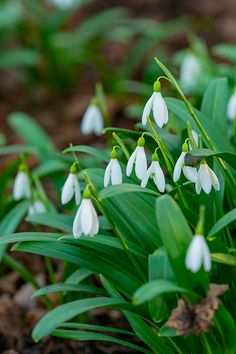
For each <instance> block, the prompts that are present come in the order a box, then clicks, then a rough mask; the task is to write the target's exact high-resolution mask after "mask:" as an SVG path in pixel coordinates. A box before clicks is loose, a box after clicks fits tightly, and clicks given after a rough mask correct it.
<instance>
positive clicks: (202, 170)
mask: <svg viewBox="0 0 236 354" xmlns="http://www.w3.org/2000/svg"><path fill="white" fill-rule="evenodd" d="M212 187H213V188H214V189H215V190H217V191H219V190H220V183H219V180H218V178H217V176H216V174H215V172H214V171H212V169H211V168H210V167H209V166H208V164H207V163H206V161H203V162H202V163H201V165H200V167H199V170H198V174H197V181H196V184H195V189H196V192H197V194H200V192H201V190H202V189H203V190H204V192H205V193H206V194H209V193H210V191H211V188H212Z"/></svg>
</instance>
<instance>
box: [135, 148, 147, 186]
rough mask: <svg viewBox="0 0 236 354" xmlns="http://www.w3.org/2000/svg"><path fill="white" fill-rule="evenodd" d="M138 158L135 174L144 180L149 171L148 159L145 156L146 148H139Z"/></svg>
mask: <svg viewBox="0 0 236 354" xmlns="http://www.w3.org/2000/svg"><path fill="white" fill-rule="evenodd" d="M137 149H138V151H137V156H136V161H135V173H136V176H137V177H138V178H139V179H140V180H142V179H143V178H144V177H145V173H146V171H147V158H146V154H145V150H144V147H141V146H138V147H137Z"/></svg>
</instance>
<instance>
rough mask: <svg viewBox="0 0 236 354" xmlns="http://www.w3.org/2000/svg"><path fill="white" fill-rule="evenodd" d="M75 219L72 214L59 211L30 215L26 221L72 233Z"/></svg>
mask: <svg viewBox="0 0 236 354" xmlns="http://www.w3.org/2000/svg"><path fill="white" fill-rule="evenodd" d="M73 219H74V218H73V216H70V215H64V214H58V213H40V214H31V215H28V216H27V218H26V221H28V222H31V223H33V224H38V225H44V226H49V227H51V228H55V229H58V230H60V231H64V232H68V233H71V228H72V223H73Z"/></svg>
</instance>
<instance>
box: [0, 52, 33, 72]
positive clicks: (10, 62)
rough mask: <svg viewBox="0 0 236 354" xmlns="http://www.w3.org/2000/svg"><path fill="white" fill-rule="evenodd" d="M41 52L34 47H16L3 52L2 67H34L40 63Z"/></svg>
mask: <svg viewBox="0 0 236 354" xmlns="http://www.w3.org/2000/svg"><path fill="white" fill-rule="evenodd" d="M39 61H40V54H39V52H37V51H35V50H32V49H21V48H19V49H14V50H8V51H7V52H3V53H1V56H0V69H6V68H7V69H8V68H12V67H14V68H15V67H21V66H30V67H34V66H36V65H38V64H39Z"/></svg>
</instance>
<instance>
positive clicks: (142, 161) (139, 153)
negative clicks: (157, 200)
mask: <svg viewBox="0 0 236 354" xmlns="http://www.w3.org/2000/svg"><path fill="white" fill-rule="evenodd" d="M144 144H145V140H144V138H143V137H141V138H139V140H138V145H137V147H136V149H135V150H134V151H133V153H132V154H131V156H130V158H129V161H128V164H127V167H126V175H127V176H128V177H129V176H130V175H131V172H132V169H133V166H134V164H135V174H136V176H137V177H138V178H139V179H140V180H143V179H144V177H145V174H146V171H147V158H146V154H145V150H144Z"/></svg>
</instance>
